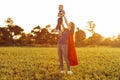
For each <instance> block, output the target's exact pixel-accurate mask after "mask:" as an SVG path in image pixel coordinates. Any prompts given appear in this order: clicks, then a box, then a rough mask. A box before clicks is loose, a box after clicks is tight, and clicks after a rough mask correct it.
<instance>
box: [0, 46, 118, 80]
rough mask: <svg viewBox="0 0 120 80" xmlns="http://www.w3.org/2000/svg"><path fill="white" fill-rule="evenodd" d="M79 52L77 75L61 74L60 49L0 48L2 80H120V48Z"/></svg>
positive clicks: (80, 50) (87, 49)
mask: <svg viewBox="0 0 120 80" xmlns="http://www.w3.org/2000/svg"><path fill="white" fill-rule="evenodd" d="M76 51H77V55H78V60H79V65H77V66H75V67H71V69H72V71H73V72H74V74H73V75H67V74H64V75H62V74H60V73H59V72H60V71H59V62H58V56H57V48H39V47H0V80H120V48H76ZM64 64H65V63H64ZM65 69H66V64H65ZM66 70H67V69H66Z"/></svg>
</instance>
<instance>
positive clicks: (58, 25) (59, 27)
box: [56, 18, 63, 30]
mask: <svg viewBox="0 0 120 80" xmlns="http://www.w3.org/2000/svg"><path fill="white" fill-rule="evenodd" d="M62 22H63V19H62V18H58V23H57V26H56V29H59V30H61V25H62Z"/></svg>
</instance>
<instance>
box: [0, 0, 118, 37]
mask: <svg viewBox="0 0 120 80" xmlns="http://www.w3.org/2000/svg"><path fill="white" fill-rule="evenodd" d="M59 4H63V5H64V10H65V12H66V17H67V19H68V21H73V22H74V23H75V25H76V27H79V28H80V29H82V30H84V31H85V32H86V33H87V34H88V33H89V32H88V31H86V30H85V27H86V26H87V25H88V24H87V21H89V20H92V21H94V23H95V24H96V28H95V31H96V32H97V33H99V34H101V35H102V36H104V37H109V36H113V35H118V34H119V33H120V9H119V8H120V2H119V0H0V26H3V24H4V20H6V19H7V18H8V17H12V18H13V20H14V22H15V24H17V25H20V26H21V27H22V28H23V29H24V31H25V32H26V33H28V32H30V31H31V30H32V29H33V28H34V27H36V26H37V25H39V26H41V27H42V28H43V27H45V26H46V25H48V24H51V27H52V28H55V27H56V24H57V13H58V5H59Z"/></svg>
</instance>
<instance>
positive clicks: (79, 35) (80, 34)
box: [75, 28, 86, 46]
mask: <svg viewBox="0 0 120 80" xmlns="http://www.w3.org/2000/svg"><path fill="white" fill-rule="evenodd" d="M85 38H86V34H85V32H84V31H83V30H81V29H79V28H77V31H76V33H75V43H76V46H84V45H85V43H84V40H85Z"/></svg>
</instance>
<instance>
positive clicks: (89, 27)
mask: <svg viewBox="0 0 120 80" xmlns="http://www.w3.org/2000/svg"><path fill="white" fill-rule="evenodd" d="M87 23H88V25H89V26H87V30H88V31H90V32H91V33H92V35H93V34H94V33H95V31H94V29H95V26H96V24H95V23H94V22H93V21H88V22H87Z"/></svg>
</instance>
